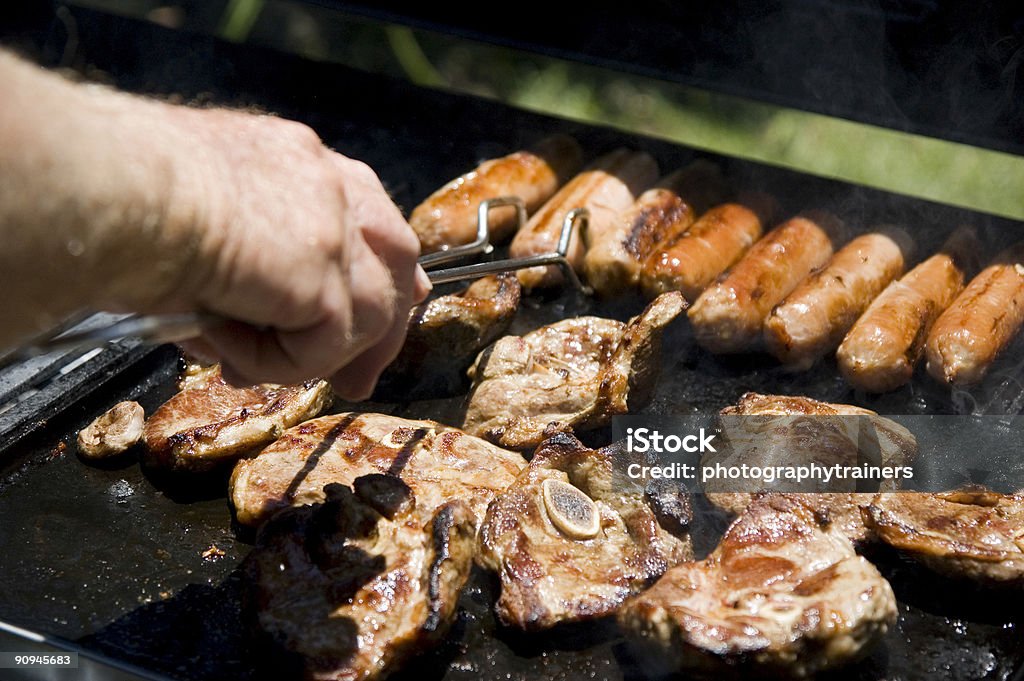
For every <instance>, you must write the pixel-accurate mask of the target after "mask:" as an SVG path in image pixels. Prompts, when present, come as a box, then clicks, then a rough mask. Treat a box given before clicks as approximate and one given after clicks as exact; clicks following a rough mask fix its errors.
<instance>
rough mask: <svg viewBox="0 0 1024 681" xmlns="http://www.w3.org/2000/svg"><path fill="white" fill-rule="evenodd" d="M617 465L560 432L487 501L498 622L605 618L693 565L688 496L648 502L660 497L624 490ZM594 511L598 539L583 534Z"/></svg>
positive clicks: (484, 533) (483, 543) (487, 543)
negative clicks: (682, 566)
mask: <svg viewBox="0 0 1024 681" xmlns="http://www.w3.org/2000/svg"><path fill="white" fill-rule="evenodd" d="M613 465H614V457H613V452H612V450H609V449H602V450H597V451H595V450H591V449H587V448H586V447H584V446H583V445H582V444H580V442H579V441H578V440H576V438H574V437H572V436H571V435H568V434H565V433H559V434H556V435H554V436H553V437H551V438H550V439H548V440H546V441H545V442H544V443H543V444H542V445H541V446H540V448H539V449H538V450H537V452H536V454H535V455H534V457H533V460H532V461H531V462H530V466H529V467H528V468H527V469H526V470H524V471H523V472H522V473H521V474H520V475H519V477H518V478H517V479H516V481H515V482H514V483H513V484H512V486H511V487H509V488H508V489H507V490H506V491H505V492H504V493H503V494H501V495H499V496H498V497H496V498H495V500H494V501H492V502H491V504H490V506H489V507H488V509H487V515H486V516H485V519H484V522H483V525H482V526H481V529H480V556H479V562H480V563H481V564H482V565H484V566H485V567H487V568H489V569H491V570H493V571H494V572H496V573H498V575H499V577H500V578H501V596H500V598H499V599H498V603H497V606H496V610H497V613H498V616H499V618H500V619H501V621H502V622H504V623H505V624H508V625H512V626H517V627H520V628H523V629H529V630H533V629H542V628H546V627H551V626H553V625H555V624H558V623H561V622H574V621H580V620H586V619H591V618H595V617H602V616H604V615H607V614H609V613H611V612H614V611H615V610H616V609H617V608H618V607H619V605H620V604H621V603H622V602H623V600H625V599H626V598H627V597H628V596H630V595H632V594H635V593H637V592H639V591H640V590H642V589H644V588H646V586H647V585H648V584H650V583H651V581H653V580H654V579H656V578H657V577H658V576H660V575H661V574H662V573H663V572H664V571H665V570H666V569H668V568H669V567H671V566H673V565H676V564H678V563H680V562H681V561H684V560H690V559H692V557H693V552H692V548H691V544H690V539H689V537H688V536H686V535H685V528H686V527H687V526H688V525H689V522H690V505H689V497H688V496H687V495H686V494H685V493H682V492H677V493H676V494H675V501H676V503H675V504H666V503H660V504H659V503H657V502H656V501H655V500H652V498H651V497H652V496H657V497H658V501H661V502H664V498H663V497H664V496H665V493H664V492H663V493H661V494H658V495H651V494H646V493H645V490H644V488H643V487H640V486H630V485H629V481H628V479H626V478H625V476H620V475H615V474H614V473H613ZM613 476H614V477H613ZM567 485H571V487H568V488H567V487H566V486H567ZM573 488H575V489H573ZM552 490H554V491H552ZM588 498H589V501H588ZM591 504H592V506H591ZM587 507H589V508H587ZM590 513H594V514H596V515H597V516H598V518H597V521H598V522H597V529H596V533H591V532H589V531H588V532H579V531H578V530H579V529H580V526H582V525H586V524H587V523H586V522H580V519H581V518H585V517H586V516H588V515H589V514H590ZM565 516H569V517H568V518H566V517H565ZM587 520H589V518H587ZM574 521H575V522H574ZM567 525H568V527H567ZM669 528H671V530H672V531H671V532H670V530H669ZM673 533H675V534H673ZM677 534H678V535H679V536H676V535H677Z"/></svg>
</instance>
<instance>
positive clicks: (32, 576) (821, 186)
mask: <svg viewBox="0 0 1024 681" xmlns="http://www.w3.org/2000/svg"><path fill="white" fill-rule="evenodd" d="M76 17H77V20H78V21H77V31H78V44H79V46H80V47H79V49H80V52H81V54H82V55H84V56H81V57H80V58H79V60H78V61H79V62H80V63H81V64H87V63H88V64H94V65H96V66H98V67H99V68H100V69H102V70H103V71H104V72H106V73H108V74H110V75H111V76H112V78H113V79H114V81H115V82H116V83H118V84H119V85H120V86H122V87H126V88H129V89H135V90H141V91H148V92H156V93H166V94H170V93H177V94H180V95H182V96H184V97H185V98H186V99H190V98H193V97H197V96H200V95H201V96H202V98H204V99H211V100H213V101H216V102H220V103H228V104H236V105H248V104H258V105H260V106H262V107H264V108H267V109H270V110H274V111H277V112H281V113H283V114H284V115H288V116H292V117H296V118H299V119H301V120H305V121H306V122H308V123H310V124H311V125H313V126H314V127H315V128H316V129H317V130H318V131H319V132H320V134H321V135H322V136H323V137H324V139H325V140H326V141H327V142H328V143H330V144H332V145H334V146H335V147H337V148H338V149H340V150H342V151H344V152H346V153H348V154H351V155H353V156H356V157H358V158H361V159H364V160H366V161H368V162H369V163H370V164H371V165H372V166H374V167H375V168H376V169H377V170H378V172H380V174H381V175H382V177H383V179H384V181H385V184H386V185H387V186H388V188H389V189H390V190H391V191H392V192H393V194H394V195H395V197H396V199H397V200H398V201H399V203H401V204H402V205H404V206H405V207H406V208H409V207H411V206H412V205H415V203H416V202H417V201H418V200H419V199H421V198H422V197H424V196H426V195H427V194H428V193H429V192H430V191H432V190H433V189H435V188H436V187H437V186H439V185H440V184H441V183H442V182H444V181H446V180H448V179H450V178H451V177H453V176H455V175H457V174H458V173H460V172H462V171H464V170H466V169H467V168H468V167H471V166H472V165H473V164H474V163H475V162H476V161H477V160H479V159H480V158H485V157H488V156H493V155H496V154H500V153H505V152H507V151H508V150H510V149H514V148H517V147H518V146H520V145H522V144H523V143H527V142H530V141H533V140H535V139H536V138H537V137H539V136H541V135H542V134H545V133H547V132H551V131H555V130H565V131H570V132H573V133H575V134H577V135H578V137H579V138H580V140H581V141H582V142H583V144H584V146H585V148H587V149H588V150H589V151H590V152H591V153H595V154H596V153H597V152H599V151H602V150H605V149H608V148H611V147H613V146H616V145H619V144H628V145H631V146H637V147H642V148H644V149H647V150H649V151H651V152H652V153H654V154H655V155H656V156H657V157H658V159H659V161H660V162H661V164H662V167H663V169H664V170H666V171H668V170H671V169H673V168H675V167H678V166H679V165H680V164H682V163H684V162H686V161H687V160H689V159H690V158H692V157H693V153H692V151H690V150H687V149H684V148H681V147H677V146H672V145H669V144H665V143H659V142H656V141H653V140H649V139H642V138H634V137H629V136H627V135H623V134H620V133H616V132H612V131H609V130H603V129H597V128H585V127H583V126H578V125H573V124H567V123H565V122H560V121H554V120H552V119H548V118H543V117H539V116H533V115H528V114H524V113H522V112H517V111H514V110H511V109H508V108H506V107H503V106H500V105H496V104H491V103H487V102H484V101H481V100H475V99H469V98H462V97H456V96H448V95H440V94H438V93H430V92H426V91H422V90H417V89H415V88H412V87H410V86H409V85H407V84H404V83H393V82H391V81H388V80H386V79H381V78H376V77H369V76H365V75H360V74H357V73H353V72H349V71H346V70H344V69H341V68H338V67H335V66H329V65H318V64H310V63H307V62H303V61H301V60H298V59H294V58H290V57H283V56H280V55H274V54H270V53H266V52H261V51H258V50H248V49H242V48H237V47H227V46H224V45H220V44H216V43H212V42H210V41H208V40H205V39H200V38H192V37H188V36H185V35H181V34H171V33H167V32H165V31H162V30H160V29H157V28H154V27H149V26H143V25H140V24H136V23H134V22H130V21H127V20H122V19H113V18H105V17H102V16H99V15H94V14H91V13H88V12H78V11H76ZM453 131H454V132H457V134H453ZM722 161H723V164H724V167H725V171H726V174H727V176H728V177H730V178H731V179H732V180H733V181H734V182H736V183H737V184H738V185H740V186H746V187H760V188H766V189H769V190H770V191H772V192H773V193H774V194H775V195H776V196H777V197H778V198H779V199H780V200H782V202H783V204H784V205H785V207H786V211H787V212H791V211H796V210H799V209H802V208H807V207H818V208H827V209H831V210H834V211H836V212H838V213H840V214H841V215H842V216H843V217H844V218H846V219H847V221H849V222H850V223H851V224H853V225H855V226H857V227H858V228H859V227H862V226H863V225H868V224H872V223H873V222H876V221H886V222H896V223H900V224H903V225H904V226H906V227H908V228H909V229H911V230H912V231H913V232H914V233H915V235H917V236H918V238H919V240H921V241H923V242H926V245H927V246H929V247H930V246H934V245H935V244H936V243H937V242H938V241H939V240H941V237H942V235H943V234H944V233H945V232H947V231H949V229H952V228H953V227H955V226H956V225H958V224H961V223H964V222H970V223H972V224H975V225H976V226H978V227H979V228H980V229H981V230H982V231H983V233H985V234H986V235H987V236H988V237H989V238H990V241H992V242H993V243H994V242H996V241H1001V242H1005V241H1008V240H1012V238H1013V237H1014V236H1016V237H1018V238H1019V236H1020V235H1021V231H1020V227H1019V225H1015V224H1013V223H1008V222H1006V221H1002V220H997V219H994V218H991V217H988V216H981V215H976V214H971V213H967V212H964V211H958V210H953V209H949V208H945V207H941V206H936V205H934V204H928V203H924V202H918V201H910V200H906V199H901V198H899V197H895V196H892V195H888V194H885V193H882V192H875V191H869V190H864V189H860V188H854V187H850V186H848V185H843V184H839V183H834V182H828V181H824V180H817V179H813V178H807V177H804V176H801V175H798V174H795V173H788V172H784V171H778V170H772V169H768V168H766V167H763V166H758V165H755V164H748V163H742V162H737V161H731V160H727V159H722ZM640 305H641V301H639V300H636V299H626V300H622V301H616V302H611V303H609V302H591V303H589V304H587V305H583V306H573V304H572V301H571V300H570V299H568V298H565V297H563V298H555V299H550V300H545V299H541V298H530V299H527V300H526V301H525V302H524V306H523V308H522V310H521V311H520V313H519V316H518V317H517V319H516V322H515V324H514V327H513V331H514V332H517V333H519V332H522V331H525V330H528V329H531V328H535V327H536V326H539V325H541V324H544V323H548V322H550V321H553V320H555V319H559V318H562V317H564V316H565V315H567V314H573V313H594V314H605V315H608V316H615V317H618V318H620V319H625V318H627V317H628V316H629V315H630V314H633V313H635V312H636V311H638V310H639V308H640ZM666 348H668V352H667V353H666V357H665V362H664V373H663V378H662V381H661V383H660V384H659V387H658V390H657V392H656V394H655V396H654V399H653V402H652V404H651V406H650V407H649V409H648V411H649V412H651V413H655V414H675V413H693V412H709V411H714V410H718V409H720V408H721V407H723V406H725V405H727V404H729V403H731V402H734V401H735V400H736V399H737V398H738V397H739V395H740V394H742V393H743V392H744V391H746V390H760V391H763V392H787V393H793V394H805V395H808V396H811V397H816V398H819V399H827V400H832V401H842V402H853V403H857V404H861V405H863V406H867V407H871V408H875V409H878V410H880V411H883V412H891V413H922V414H928V413H953V412H955V411H957V410H958V409H962V408H963V406H964V404H965V401H966V402H970V401H971V400H976V401H978V402H979V403H982V404H987V405H994V406H995V409H991V408H990V410H998V407H999V406H1000V404H999V401H1000V400H1002V401H1004V402H1007V404H1009V403H1011V402H1012V401H1013V400H1012V399H1010V398H1011V397H1012V394H1011V392H1012V391H1009V388H1007V382H1008V381H1009V380H1010V379H1007V378H1006V377H1007V376H1011V373H1012V372H1011V371H1010V370H1011V369H1012V368H1013V367H1012V363H1011V364H1006V363H1004V365H1002V366H1001V368H1000V369H999V371H997V372H996V373H997V376H996V377H994V378H993V379H992V380H991V381H990V382H989V384H988V385H987V386H986V387H984V388H983V389H982V390H981V391H979V392H978V393H977V394H976V395H957V396H956V398H955V399H951V397H950V395H949V394H948V393H947V392H946V391H944V390H942V389H940V388H938V387H936V386H934V385H933V384H931V383H930V382H929V381H928V380H927V379H926V378H925V377H921V376H919V377H918V378H917V379H916V380H915V381H914V383H913V384H912V385H911V386H908V387H907V388H905V389H904V390H901V391H897V392H896V393H893V394H891V395H888V396H884V397H881V398H868V397H867V396H865V395H858V394H854V393H852V392H851V391H850V389H849V388H848V386H846V385H845V384H844V383H843V382H842V381H841V380H840V379H839V378H838V377H837V373H836V369H835V366H834V364H833V363H830V362H826V363H824V364H822V365H821V366H819V367H818V368H817V369H815V370H814V371H811V372H806V373H803V374H799V375H789V374H786V373H785V372H783V371H782V370H781V369H779V368H778V367H777V366H776V365H775V364H774V363H773V362H772V361H770V360H769V359H766V358H764V357H761V356H744V357H737V358H729V359H717V358H714V357H712V356H710V355H708V354H707V353H705V352H703V351H702V350H700V349H699V348H697V347H696V346H695V344H694V343H693V342H692V338H691V337H690V336H689V334H688V332H687V330H686V328H685V324H682V325H677V328H676V329H675V330H674V331H673V335H672V337H671V338H670V340H669V342H667V343H666ZM1016 354H1017V356H1020V347H1019V344H1018V346H1017V347H1016ZM173 362H174V357H173V355H172V354H171V353H163V354H161V355H159V356H157V357H155V358H154V359H153V361H152V362H151V363H150V365H148V366H145V367H140V368H139V372H138V373H136V374H133V375H130V376H125V377H123V380H120V381H118V382H116V383H114V384H111V385H110V386H109V387H107V388H105V389H104V390H103V391H101V392H100V393H98V394H96V395H94V397H93V398H92V399H91V400H90V401H89V402H88V404H85V405H82V406H80V407H76V408H75V409H74V410H72V411H71V413H69V414H68V416H67V418H65V419H63V420H61V421H55V422H52V423H49V424H40V429H39V433H38V436H37V437H36V438H35V441H34V442H33V443H26V444H24V445H23V446H22V445H19V448H18V450H17V451H13V452H8V453H7V454H6V455H5V458H4V459H3V460H2V461H0V527H2V530H0V619H2V620H7V621H11V622H14V623H17V624H21V625H24V626H27V627H31V628H36V629H39V630H41V631H45V632H48V633H52V634H57V635H60V636H64V637H67V638H70V639H75V640H79V641H81V642H82V643H83V644H84V645H86V646H88V647H90V648H93V649H96V650H99V651H103V652H105V653H108V654H110V655H112V656H115V657H118V658H122V659H127V660H132V661H135V662H137V663H139V664H141V665H142V666H144V667H147V668H149V669H153V670H157V671H161V672H164V673H166V674H167V675H169V676H171V677H175V678H181V679H200V680H205V679H210V680H212V679H218V680H220V679H255V678H260V677H261V674H262V675H263V676H266V671H265V670H267V669H268V668H269V666H268V663H267V661H266V660H264V659H263V658H262V657H261V654H262V648H261V649H257V650H253V649H250V647H249V643H248V641H249V639H248V636H247V634H246V632H247V628H246V626H247V625H246V623H245V621H244V620H243V617H242V614H241V606H240V591H241V590H240V584H239V580H238V577H237V572H236V571H235V569H236V568H237V566H238V564H239V562H240V561H241V560H242V559H243V558H244V556H245V554H246V553H247V552H248V551H249V549H250V546H251V544H250V541H251V537H241V538H239V537H238V536H237V535H236V532H235V531H234V528H233V526H232V519H231V514H230V511H229V508H228V504H227V501H226V498H225V489H226V482H225V480H224V479H223V478H222V477H219V478H218V477H216V476H214V477H212V478H203V479H195V478H186V479H183V480H177V481H173V480H172V481H168V480H159V479H151V478H149V477H147V475H146V474H145V473H144V472H143V471H142V470H141V469H140V468H139V466H138V465H137V464H136V463H134V461H133V460H132V458H131V457H128V458H126V459H124V460H122V461H121V462H119V463H117V464H115V465H112V466H106V467H103V468H97V467H90V466H87V465H85V464H83V463H82V462H80V461H79V460H78V459H77V457H76V456H75V454H74V451H73V446H71V447H69V448H67V449H66V450H64V451H63V452H62V451H61V450H60V448H59V447H57V445H58V443H59V442H60V441H61V440H62V439H65V440H68V441H69V442H71V441H73V436H74V433H75V432H76V431H77V430H78V429H79V428H80V427H82V426H83V425H84V424H86V423H88V421H89V420H91V419H92V418H93V417H95V416H96V415H98V414H99V413H100V412H102V411H103V410H104V409H106V408H107V407H109V406H110V405H112V404H113V403H115V402H117V401H119V400H121V399H126V398H138V399H140V400H141V401H142V403H143V405H144V406H145V407H146V408H147V411H151V410H152V409H153V408H155V407H156V406H157V405H158V404H160V403H161V402H162V401H163V400H165V399H166V398H167V397H169V396H170V395H171V394H173V392H174V386H173V381H171V380H170V379H169V378H168V376H169V374H170V373H172V372H171V371H170V368H172V366H173ZM999 374H1003V375H999ZM992 400H996V402H993V401H992ZM462 402H463V400H462V398H461V397H456V398H452V399H448V400H436V401H430V402H422V403H414V404H402V405H395V404H389V405H384V404H375V405H369V406H366V407H364V408H366V409H374V410H380V411H387V412H391V413H395V414H400V415H403V416H409V417H415V418H436V419H439V420H441V421H445V422H448V423H453V424H457V423H458V420H459V417H460V415H461V411H462V407H463V404H462ZM1011 406H1012V405H1011ZM342 407H344V405H339V408H342ZM605 435H606V434H603V433H597V434H592V435H591V436H589V438H588V439H590V440H591V441H592V442H594V443H595V444H599V443H600V442H599V441H600V439H601V438H602V437H604V436H605ZM699 506H700V507H699V508H698V511H699V513H698V521H697V524H698V536H697V544H698V549H699V550H701V551H703V552H707V551H708V550H709V549H710V548H711V547H712V546H713V544H714V541H715V539H716V537H717V535H718V533H719V532H720V531H721V529H722V527H723V520H722V518H720V517H718V516H715V515H714V514H712V513H711V512H710V511H709V510H708V509H707V508H706V507H704V506H703V504H700V505H699ZM211 546H216V547H218V548H219V549H221V550H222V551H224V552H225V555H224V557H223V558H220V559H217V560H208V559H205V558H203V555H202V554H203V552H204V551H206V550H207V549H209V548H210V547H211ZM875 559H876V560H877V561H878V564H879V566H880V568H881V569H882V571H883V572H884V573H885V574H886V576H887V577H889V578H890V579H891V580H892V584H893V587H894V589H895V592H896V594H897V597H898V598H899V600H900V620H899V623H898V625H897V626H896V627H895V628H894V629H893V631H891V632H890V633H889V635H888V636H887V638H886V641H885V644H884V645H883V646H881V647H880V648H878V649H877V650H876V651H875V652H874V653H873V654H872V656H871V657H870V658H868V659H867V660H865V661H863V662H862V663H861V664H860V665H858V666H857V667H856V668H854V669H852V670H850V671H848V672H846V673H844V675H843V676H844V677H849V678H854V679H916V678H929V679H946V678H948V679H980V678H991V679H1006V678H1011V677H1012V675H1013V673H1014V670H1018V669H1020V668H1021V667H1022V666H1024V649H1022V648H1024V646H1021V644H1020V640H1021V638H1022V627H1024V622H1022V620H1021V614H1020V613H1021V607H1020V605H1021V604H1020V603H1019V600H1020V599H1017V601H1013V600H1012V599H1007V598H1005V597H1001V596H999V595H992V594H987V593H984V592H978V591H976V590H974V589H973V588H971V587H968V586H962V585H957V584H954V583H952V582H949V581H946V580H941V579H938V578H934V577H932V576H930V575H929V574H928V573H927V572H926V571H924V570H922V569H920V568H918V567H916V566H914V565H912V564H909V563H906V562H904V561H902V560H900V559H898V558H896V557H894V556H892V555H891V554H888V553H885V552H882V553H880V554H878V555H877V556H875ZM495 598H496V590H495V584H494V583H493V581H492V580H491V578H490V577H488V576H486V575H482V574H479V573H476V574H475V575H474V577H473V580H472V582H471V585H470V588H469V589H468V590H467V591H466V593H465V595H464V596H463V599H462V606H463V608H462V610H461V612H460V616H459V620H458V622H457V623H456V626H455V628H454V630H453V632H452V634H451V635H450V636H449V638H448V640H447V642H446V644H445V645H444V646H442V648H440V649H439V650H437V651H435V652H432V653H430V654H428V655H426V656H425V657H424V659H422V660H420V661H417V662H416V663H413V664H411V665H410V668H411V670H412V671H411V672H408V673H407V676H408V678H442V677H443V678H446V679H493V680H495V681H497V680H498V679H520V678H521V679H537V678H549V679H566V680H569V679H603V678H608V679H619V678H637V677H639V676H640V675H641V670H642V669H643V668H644V662H643V660H637V659H635V658H633V657H632V656H631V655H630V653H629V650H628V649H627V647H626V646H625V645H624V644H623V641H622V638H621V636H620V634H619V632H618V631H617V629H616V627H615V626H614V624H613V623H611V622H607V621H606V622H599V623H595V624H588V625H579V626H573V627H566V628H561V629H558V630H556V631H554V632H550V633H545V634H542V635H534V636H529V635H523V634H518V633H515V632H511V631H508V630H503V629H501V628H499V627H498V626H497V625H496V623H495V620H494V617H493V615H492V612H491V605H492V603H493V602H494V600H495ZM261 670H262V671H261Z"/></svg>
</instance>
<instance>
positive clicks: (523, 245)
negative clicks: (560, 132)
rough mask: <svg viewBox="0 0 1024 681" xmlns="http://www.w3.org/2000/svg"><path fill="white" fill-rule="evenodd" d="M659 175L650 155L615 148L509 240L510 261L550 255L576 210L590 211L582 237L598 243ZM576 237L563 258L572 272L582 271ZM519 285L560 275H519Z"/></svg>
mask: <svg viewBox="0 0 1024 681" xmlns="http://www.w3.org/2000/svg"><path fill="white" fill-rule="evenodd" d="M657 176H658V164H657V163H656V162H655V160H654V159H653V158H651V156H650V155H648V154H645V153H641V152H635V151H630V150H629V149H617V150H615V151H613V152H611V153H610V154H606V155H604V156H602V157H601V158H599V159H597V160H596V161H594V163H592V164H591V165H589V166H588V167H587V168H586V169H585V170H584V171H583V172H582V173H580V174H579V175H577V176H576V177H574V178H573V179H572V180H570V181H569V183H568V184H566V185H565V186H564V187H562V189H560V190H559V191H558V193H557V194H555V195H554V196H553V197H552V198H551V200H549V201H548V202H547V203H546V204H544V206H543V207H542V208H541V209H540V210H539V211H538V212H537V213H536V214H535V215H534V216H533V217H532V218H530V221H529V222H527V223H526V225H525V226H524V227H523V228H522V229H521V230H519V233H518V234H516V236H515V238H514V239H512V246H511V247H510V249H509V253H510V255H511V256H512V257H513V258H520V257H523V256H527V255H538V254H541V253H551V252H553V251H554V250H555V249H556V248H557V247H558V237H559V235H560V234H561V232H562V223H563V221H564V220H565V216H566V214H568V213H569V211H571V210H573V209H575V208H587V209H588V210H589V211H590V220H589V222H588V227H587V232H588V234H589V235H590V236H589V237H588V238H589V239H594V240H599V239H601V238H602V234H603V233H604V232H605V231H606V230H608V229H610V228H611V227H612V226H613V225H614V224H615V218H616V217H617V216H618V214H619V213H620V212H621V211H623V210H625V209H626V208H627V207H628V206H629V205H630V204H631V203H633V200H634V199H635V198H636V196H637V194H639V193H640V192H641V191H642V190H643V189H644V188H645V187H647V186H649V185H650V184H651V183H653V182H654V181H655V180H656V179H657ZM583 244H584V242H583V240H582V239H581V238H580V235H579V234H573V236H572V239H571V240H570V241H569V252H568V253H567V258H568V260H569V262H570V264H571V265H572V267H573V269H575V270H576V271H580V269H581V268H582V267H583V255H584V247H583ZM518 276H519V282H520V283H521V284H522V285H523V286H525V287H526V288H528V289H530V288H538V287H544V286H555V285H557V284H559V283H561V281H562V273H561V272H560V271H559V270H558V268H557V267H556V266H554V265H551V266H547V267H531V268H529V269H525V270H519V273H518Z"/></svg>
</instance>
